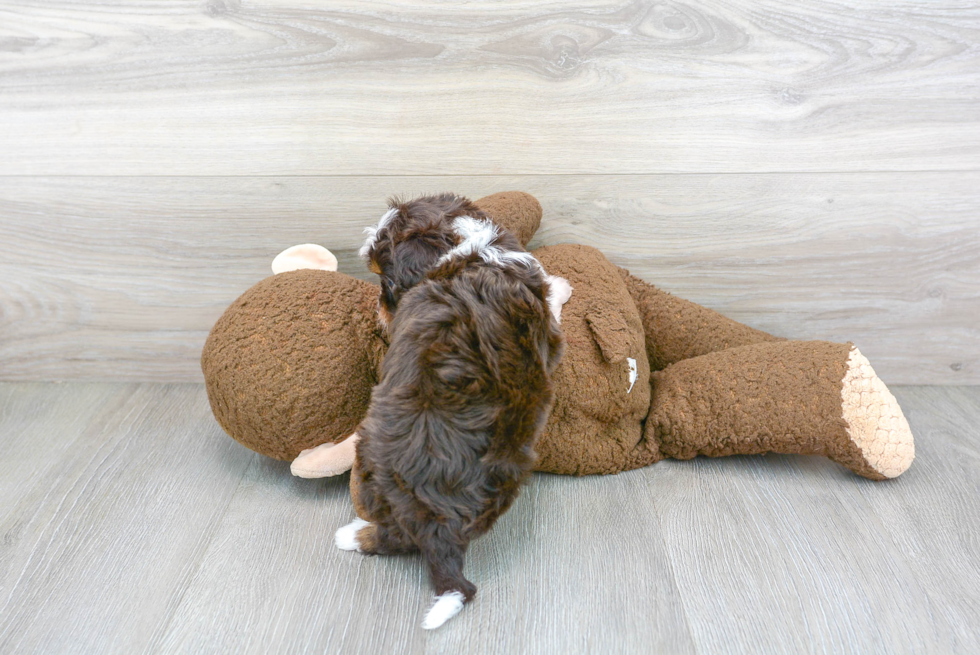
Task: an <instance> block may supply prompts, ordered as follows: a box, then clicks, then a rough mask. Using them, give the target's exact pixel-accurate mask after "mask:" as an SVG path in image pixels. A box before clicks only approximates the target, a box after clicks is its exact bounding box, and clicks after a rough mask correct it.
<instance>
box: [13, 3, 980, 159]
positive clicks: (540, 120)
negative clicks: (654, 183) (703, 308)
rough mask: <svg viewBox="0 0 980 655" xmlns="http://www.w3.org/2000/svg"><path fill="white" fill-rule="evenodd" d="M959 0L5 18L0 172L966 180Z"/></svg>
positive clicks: (966, 7) (968, 65)
mask: <svg viewBox="0 0 980 655" xmlns="http://www.w3.org/2000/svg"><path fill="white" fill-rule="evenodd" d="M978 46H980V7H978V6H977V4H976V3H974V2H967V1H965V0H947V1H944V2H943V3H941V4H939V3H933V2H926V1H924V0H900V1H896V2H888V3H884V4H882V3H874V2H856V3H855V2H852V3H840V2H836V1H830V0H805V1H800V2H792V3H787V2H782V1H777V0H764V1H761V2H748V1H745V0H740V1H738V2H716V1H714V0H691V1H690V2H684V3H674V2H670V3H659V2H650V1H646V0H637V1H623V0H616V1H602V0H574V1H569V2H527V1H525V0H508V1H506V2H499V1H497V0H493V1H492V2H490V1H484V2H469V3H466V4H465V5H463V6H458V5H455V4H453V5H447V4H445V3H441V2H435V1H429V2H421V3H410V4H405V3H400V2H394V1H391V2H363V1H361V0H357V1H355V0H344V1H336V2H331V3H329V4H327V5H324V4H323V3H317V2H310V1H306V0H288V1H275V0H259V1H256V2H248V1H245V2H243V1H241V0H180V1H176V2H158V1H156V0H138V1H135V2H119V1H111V2H65V1H63V2H49V1H44V0H16V1H12V0H4V1H3V2H0V97H2V98H3V100H2V102H0V143H3V147H4V157H3V158H2V159H0V174H6V175H21V174H32V175H54V174H66V175H77V174H104V175H130V174H141V175H160V174H184V175H214V174H222V175H272V174H275V175H286V174H329V175H349V174H354V175H364V174H420V173H425V174H437V175H446V174H536V173H589V174H595V173H616V174H633V173H661V172H694V173H698V172H774V171H857V170H860V171H867V170H904V171H910V170H976V169H977V168H980V157H978V152H980V93H978V91H980V47H978Z"/></svg>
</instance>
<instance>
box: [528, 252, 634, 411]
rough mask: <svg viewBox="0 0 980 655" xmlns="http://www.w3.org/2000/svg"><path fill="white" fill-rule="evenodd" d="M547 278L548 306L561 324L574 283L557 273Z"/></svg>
mask: <svg viewBox="0 0 980 655" xmlns="http://www.w3.org/2000/svg"><path fill="white" fill-rule="evenodd" d="M535 261H537V260H535ZM539 265H540V264H539ZM545 279H546V280H547V281H548V307H549V308H550V309H551V313H552V314H554V315H555V320H556V321H558V323H559V324H561V306H562V305H564V304H565V303H567V302H568V299H569V298H571V297H572V285H571V284H569V283H568V280H566V279H565V278H563V277H558V276H557V275H547V274H545ZM631 388H632V387H631ZM627 393H628V392H627Z"/></svg>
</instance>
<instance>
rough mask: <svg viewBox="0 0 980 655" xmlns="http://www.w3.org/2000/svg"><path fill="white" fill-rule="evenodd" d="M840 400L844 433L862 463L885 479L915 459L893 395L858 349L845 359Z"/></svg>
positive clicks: (895, 474)
mask: <svg viewBox="0 0 980 655" xmlns="http://www.w3.org/2000/svg"><path fill="white" fill-rule="evenodd" d="M841 401H842V404H843V410H844V421H845V422H846V423H847V434H848V436H849V437H850V438H851V441H852V442H853V443H854V445H855V446H857V447H858V449H859V450H860V451H861V455H862V456H863V457H864V461H865V463H866V464H867V465H868V466H870V467H871V469H873V470H874V471H875V472H876V473H877V474H878V475H880V476H882V477H885V478H894V477H898V476H899V475H901V474H902V473H904V472H905V470H906V469H907V468H908V467H909V466H910V465H911V464H912V460H913V459H914V458H915V444H914V443H913V441H912V430H911V429H910V428H909V423H908V421H906V420H905V415H904V414H902V409H901V408H900V407H899V406H898V401H897V400H895V396H893V395H892V393H891V392H890V391H889V390H888V387H886V386H885V383H884V382H882V381H881V378H879V377H878V376H877V375H876V374H875V372H874V369H873V368H871V364H870V363H869V362H868V360H867V358H866V357H865V356H864V355H862V354H861V351H859V350H858V349H857V348H852V349H851V353H850V356H849V357H848V358H847V373H846V374H845V375H844V380H843V382H842V388H841ZM859 472H860V471H859ZM862 475H864V473H862ZM869 477H870V476H869Z"/></svg>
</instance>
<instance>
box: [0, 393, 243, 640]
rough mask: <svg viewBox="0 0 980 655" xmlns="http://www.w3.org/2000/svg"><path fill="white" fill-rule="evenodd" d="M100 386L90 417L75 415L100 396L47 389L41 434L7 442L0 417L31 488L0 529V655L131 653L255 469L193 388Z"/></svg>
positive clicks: (165, 615)
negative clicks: (29, 473)
mask: <svg viewBox="0 0 980 655" xmlns="http://www.w3.org/2000/svg"><path fill="white" fill-rule="evenodd" d="M114 386H115V388H114V389H113V392H114V393H113V394H112V395H111V397H110V399H109V400H108V401H104V402H103V406H102V407H101V408H100V409H99V411H97V412H94V413H93V412H91V411H87V412H86V411H84V410H83V411H78V410H77V406H78V405H79V404H80V403H83V402H85V401H87V400H91V399H92V398H91V396H92V394H93V393H95V394H104V393H105V392H104V391H102V389H101V388H94V389H93V388H91V387H89V386H88V385H86V386H84V387H73V388H72V389H68V388H67V387H64V386H58V387H55V388H54V389H47V390H45V392H44V393H46V394H47V395H48V400H49V402H48V403H47V404H46V405H45V408H44V409H45V415H44V419H45V420H43V421H37V422H35V423H33V424H32V425H31V426H30V427H29V429H25V430H23V431H21V432H20V433H13V434H11V433H9V432H7V431H6V430H7V429H8V427H9V425H10V423H11V422H14V421H16V420H17V419H16V416H17V414H14V418H10V416H11V413H12V412H17V413H19V411H18V407H17V405H16V404H13V405H11V404H5V406H4V412H3V416H4V419H3V425H2V426H0V430H3V435H4V439H5V444H6V440H7V439H10V438H11V437H12V438H13V439H15V440H16V441H15V443H13V444H12V445H11V446H6V445H5V450H6V449H7V448H9V447H13V448H15V450H20V451H30V452H31V454H32V455H33V458H34V460H36V461H37V462H38V463H36V464H34V463H33V460H29V461H27V462H25V464H26V465H28V466H33V468H34V469H35V470H36V471H37V472H38V477H37V478H36V479H35V480H32V482H33V484H32V485H31V487H30V490H29V491H28V492H27V494H26V495H22V496H21V497H20V498H19V499H18V498H17V496H16V495H14V496H13V500H15V501H17V502H16V504H15V507H16V510H15V511H13V512H10V513H5V515H0V521H2V522H0V534H2V535H3V540H2V547H3V557H2V558H0V561H2V563H3V566H2V569H0V652H3V653H35V652H37V653H40V652H44V653H51V652H79V653H82V652H117V653H133V652H139V649H140V648H142V647H143V645H145V644H146V643H148V642H149V641H150V640H151V639H152V637H153V635H154V634H155V633H157V632H159V631H162V630H164V629H165V628H166V627H167V625H168V624H169V618H170V616H171V614H172V613H173V611H174V609H175V608H176V607H177V606H178V604H179V602H180V598H181V596H182V594H183V592H184V590H185V588H186V586H187V584H188V582H189V580H190V578H191V577H192V576H193V573H194V571H195V570H196V568H197V566H198V565H199V562H200V558H201V557H202V556H203V554H204V552H205V550H206V549H207V546H208V545H209V543H210V539H211V537H212V535H213V530H214V527H215V526H216V521H217V520H218V519H219V518H220V517H221V516H222V515H223V514H224V513H225V509H226V507H227V505H228V502H229V501H230V500H231V497H232V494H233V493H234V492H235V490H236V489H237V488H238V485H239V482H240V480H241V477H242V473H243V471H244V470H245V468H246V467H247V465H248V464H249V462H250V461H252V459H253V458H255V457H257V455H254V454H253V453H250V452H248V451H244V449H241V448H237V447H236V446H235V444H234V443H233V442H231V440H230V439H228V438H227V437H223V436H219V435H221V430H220V428H218V427H217V425H215V424H214V421H213V418H211V414H210V407H209V406H208V403H207V399H206V395H205V394H204V392H203V390H202V389H201V387H200V386H199V385H183V386H170V387H164V386H160V385H155V386H152V385H151V386H137V385H125V386H124V385H119V384H117V385H114ZM28 389H29V387H28ZM52 395H54V396H55V397H54V398H51V396H52ZM44 397H45V396H44V394H43V393H42V394H37V396H36V398H37V399H38V400H41V399H44ZM5 402H9V401H6V399H5ZM79 427H84V429H83V430H82V431H81V434H80V436H76V435H78V429H79ZM21 459H24V458H23V457H22V458H21ZM49 459H50V461H48V460H49ZM0 491H2V492H3V494H4V498H3V500H2V501H0V506H2V507H4V509H5V510H6V508H7V507H8V505H7V501H8V498H9V497H10V495H11V490H10V489H8V488H7V487H6V485H4V486H3V487H0Z"/></svg>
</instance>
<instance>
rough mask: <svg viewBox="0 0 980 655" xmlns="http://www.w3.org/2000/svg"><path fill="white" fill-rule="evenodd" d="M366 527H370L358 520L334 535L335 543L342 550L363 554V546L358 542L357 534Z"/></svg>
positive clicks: (362, 520)
mask: <svg viewBox="0 0 980 655" xmlns="http://www.w3.org/2000/svg"><path fill="white" fill-rule="evenodd" d="M366 525H370V523H368V522H367V521H365V520H364V519H361V518H356V519H354V520H353V521H351V522H350V523H348V524H347V525H345V526H344V527H342V528H340V529H339V530H337V534H335V535H334V543H335V544H337V548H339V549H340V550H356V551H357V552H361V544H359V543H358V542H357V533H358V532H359V531H360V529H361V528H363V527H364V526H366Z"/></svg>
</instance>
